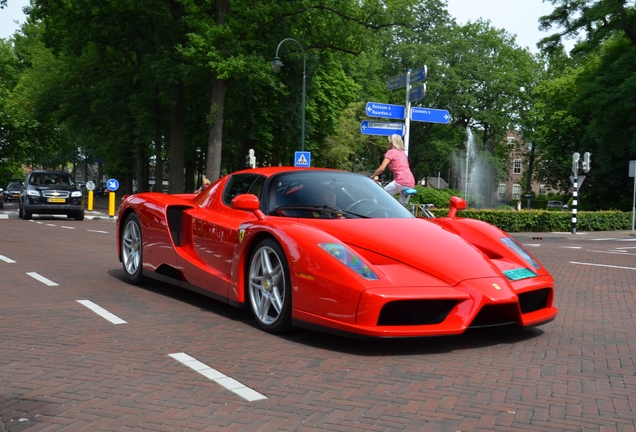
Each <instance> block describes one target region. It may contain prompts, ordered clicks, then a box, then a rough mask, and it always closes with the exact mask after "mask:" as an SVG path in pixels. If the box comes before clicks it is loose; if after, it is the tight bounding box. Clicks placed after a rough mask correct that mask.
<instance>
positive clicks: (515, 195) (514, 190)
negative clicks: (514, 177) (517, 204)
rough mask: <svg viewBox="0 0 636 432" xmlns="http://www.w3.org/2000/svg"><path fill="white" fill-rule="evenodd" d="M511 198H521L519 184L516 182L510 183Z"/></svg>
mask: <svg viewBox="0 0 636 432" xmlns="http://www.w3.org/2000/svg"><path fill="white" fill-rule="evenodd" d="M512 199H516V200H518V199H521V186H519V185H518V184H514V185H512Z"/></svg>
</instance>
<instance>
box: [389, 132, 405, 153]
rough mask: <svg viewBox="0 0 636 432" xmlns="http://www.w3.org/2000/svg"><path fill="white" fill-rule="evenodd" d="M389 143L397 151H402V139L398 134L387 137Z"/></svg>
mask: <svg viewBox="0 0 636 432" xmlns="http://www.w3.org/2000/svg"><path fill="white" fill-rule="evenodd" d="M389 142H390V143H391V144H392V145H393V147H394V148H396V149H398V150H404V143H403V142H402V137H401V136H399V135H398V134H393V135H391V136H390V137H389Z"/></svg>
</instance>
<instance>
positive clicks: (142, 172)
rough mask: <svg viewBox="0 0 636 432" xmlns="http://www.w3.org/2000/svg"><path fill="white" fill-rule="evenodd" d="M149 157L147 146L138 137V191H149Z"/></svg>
mask: <svg viewBox="0 0 636 432" xmlns="http://www.w3.org/2000/svg"><path fill="white" fill-rule="evenodd" d="M147 166H148V159H147V157H146V146H145V144H144V142H143V140H141V139H137V192H138V193H139V192H147V191H148V178H147V177H146V172H147Z"/></svg>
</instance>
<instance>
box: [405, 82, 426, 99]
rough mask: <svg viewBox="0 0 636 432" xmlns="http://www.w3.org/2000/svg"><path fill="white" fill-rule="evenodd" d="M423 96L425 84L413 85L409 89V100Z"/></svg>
mask: <svg viewBox="0 0 636 432" xmlns="http://www.w3.org/2000/svg"><path fill="white" fill-rule="evenodd" d="M424 96H426V84H422V85H421V86H417V87H414V88H412V89H411V90H410V91H409V102H415V101H417V100H420V99H424Z"/></svg>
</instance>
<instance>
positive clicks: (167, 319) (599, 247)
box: [0, 218, 636, 432]
mask: <svg viewBox="0 0 636 432" xmlns="http://www.w3.org/2000/svg"><path fill="white" fill-rule="evenodd" d="M114 227H115V226H114V223H113V222H112V221H109V220H104V219H102V220H84V221H82V222H78V221H66V220H59V219H53V218H48V219H43V220H37V221H31V222H27V221H22V220H17V219H8V220H6V219H5V220H0V232H2V239H1V240H0V255H2V256H3V257H6V258H9V259H10V260H12V261H15V262H13V263H9V262H6V261H4V260H0V340H1V341H2V343H1V345H0V431H12V432H13V431H26V430H28V431H92V430H107V431H131V430H148V431H220V430H223V431H314V430H318V431H321V430H322V431H429V430H430V431H472V430H478V431H491V430H498V431H512V430H515V431H518V430H522V431H523V430H526V431H557V430H558V431H562V430H565V431H587V430H590V431H634V430H635V429H636V374H635V372H636V365H635V360H634V354H635V353H636V331H635V328H634V312H635V311H636V305H635V302H634V292H635V290H636V288H635V285H636V284H635V281H636V241H635V240H636V236H634V234H633V233H632V232H620V233H594V234H577V235H576V236H572V235H571V234H538V235H532V234H523V235H518V236H517V237H518V239H519V240H520V241H521V242H522V243H524V244H526V245H528V246H527V247H528V249H529V250H530V251H531V252H532V253H534V254H535V255H536V256H537V257H538V258H539V260H541V261H542V263H543V264H544V265H545V266H546V267H547V268H548V269H549V270H550V271H551V273H552V274H553V275H554V277H555V279H556V282H557V292H556V305H557V307H559V309H560V313H559V315H558V317H557V319H556V320H555V321H553V322H552V323H549V324H547V325H545V326H542V327H539V328H534V329H525V330H520V329H509V328H506V329H501V328H499V329H481V330H474V331H469V332H468V333H466V334H464V335H462V336H459V337H444V338H432V339H417V340H408V341H358V340H350V339H346V338H339V337H334V336H330V335H324V334H321V333H315V332H311V331H306V330H298V331H295V332H293V333H292V334H290V335H287V336H284V337H280V336H271V335H268V334H266V333H263V332H261V331H259V330H258V329H257V328H256V327H255V324H254V322H253V321H252V319H251V318H250V316H249V314H248V313H246V312H245V311H242V310H238V309H234V308H232V307H230V306H227V305H224V304H221V303H219V302H216V301H214V300H210V299H207V298H204V297H201V296H199V295H197V294H194V293H189V292H184V291H181V290H179V289H176V288H173V287H171V286H168V285H164V284H161V283H157V282H150V283H148V284H146V285H145V286H142V287H135V286H131V285H129V284H127V283H125V282H124V281H123V273H122V271H121V267H120V263H119V262H118V260H117V258H116V256H115V239H114V235H113V231H114ZM533 237H534V238H533ZM594 238H597V239H599V238H606V240H594ZM630 248H631V249H630ZM590 264H595V265H590ZM597 264H601V265H605V266H613V267H599V266H597ZM27 272H37V273H38V274H39V275H41V276H43V277H45V278H47V280H50V281H53V282H55V283H57V284H58V285H56V286H47V285H45V284H43V283H42V282H40V281H38V280H36V279H33V278H32V277H30V276H28V275H27V274H26V273H27ZM85 299H86V300H90V301H92V302H94V303H95V304H97V305H99V306H101V307H103V308H105V309H107V310H108V311H109V312H111V313H113V314H115V315H116V316H117V317H119V318H121V319H123V320H125V321H126V323H125V324H112V323H111V322H109V321H107V320H106V319H104V318H102V317H101V316H98V315H97V314H95V313H94V312H93V311H91V310H89V309H88V308H86V307H84V306H83V305H81V304H79V303H78V302H77V300H85ZM175 353H187V354H188V355H190V356H192V357H194V358H196V359H197V360H199V361H201V362H203V363H205V364H206V365H209V366H210V367H211V368H213V369H214V370H216V371H219V372H220V373H222V374H224V375H226V376H228V377H231V378H233V379H235V380H237V381H238V382H240V383H241V384H243V385H244V386H246V387H248V388H249V389H252V390H254V391H256V392H258V393H260V394H261V395H263V396H264V397H266V399H263V400H255V401H251V402H250V401H246V400H245V399H243V398H242V397H240V396H239V395H237V394H235V393H233V392H232V391H229V390H228V389H227V388H224V387H223V386H221V385H219V384H218V383H217V382H215V381H212V380H210V379H208V378H206V377H204V376H202V375H201V374H199V373H197V372H196V371H194V370H192V369H190V368H188V367H186V366H185V365H184V364H182V363H180V362H178V361H176V360H175V359H174V358H173V357H171V356H170V354H175Z"/></svg>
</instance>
